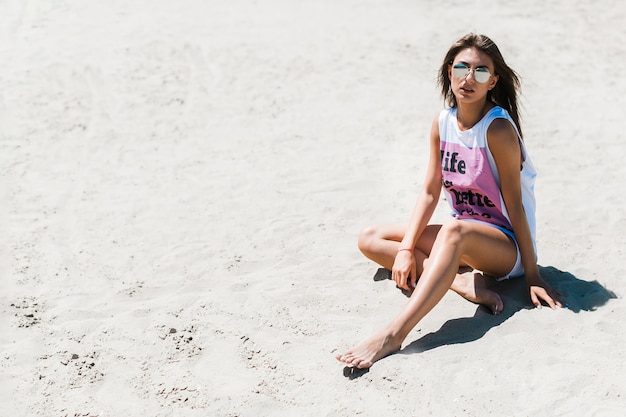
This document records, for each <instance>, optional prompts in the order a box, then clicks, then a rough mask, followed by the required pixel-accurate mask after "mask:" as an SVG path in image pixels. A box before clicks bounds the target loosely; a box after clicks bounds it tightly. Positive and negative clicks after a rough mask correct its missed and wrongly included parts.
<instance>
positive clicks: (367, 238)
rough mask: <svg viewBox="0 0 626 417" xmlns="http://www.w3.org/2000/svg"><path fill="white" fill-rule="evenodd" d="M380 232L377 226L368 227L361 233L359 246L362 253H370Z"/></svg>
mask: <svg viewBox="0 0 626 417" xmlns="http://www.w3.org/2000/svg"><path fill="white" fill-rule="evenodd" d="M377 236H378V231H377V229H376V227H375V226H368V227H366V228H365V229H363V230H361V232H360V233H359V239H358V245H359V249H360V250H361V252H364V253H365V252H369V251H370V250H371V248H372V246H373V243H374V242H375V241H376V239H377Z"/></svg>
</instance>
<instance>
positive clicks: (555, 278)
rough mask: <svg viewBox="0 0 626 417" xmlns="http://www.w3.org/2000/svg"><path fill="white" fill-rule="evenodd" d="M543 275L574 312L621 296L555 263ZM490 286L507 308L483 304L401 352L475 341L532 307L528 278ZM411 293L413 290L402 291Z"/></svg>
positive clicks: (351, 373)
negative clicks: (493, 311)
mask: <svg viewBox="0 0 626 417" xmlns="http://www.w3.org/2000/svg"><path fill="white" fill-rule="evenodd" d="M539 271H540V272H541V276H542V277H543V279H544V280H545V281H546V282H547V283H548V284H550V285H551V286H552V287H553V288H555V289H556V290H559V291H560V292H561V293H563V299H564V302H565V303H567V308H568V310H570V311H571V312H573V313H579V312H580V311H595V310H596V309H598V308H599V307H601V306H603V305H605V304H606V303H607V302H608V301H609V300H610V299H612V298H618V297H617V295H616V294H615V293H614V292H612V291H610V290H608V289H606V288H604V287H603V286H602V285H601V284H600V283H598V282H597V281H584V280H582V279H579V278H577V277H575V276H574V275H572V274H571V273H569V272H564V271H561V270H559V269H557V268H555V267H552V266H547V267H543V266H539ZM386 279H391V271H389V270H388V269H383V268H380V269H379V270H378V271H376V274H375V275H374V281H382V280H386ZM489 287H490V288H491V289H493V290H494V291H497V292H498V293H499V294H500V296H501V297H502V301H503V302H504V310H503V311H502V312H501V313H500V314H498V315H495V316H494V315H493V314H491V312H490V311H489V310H487V308H485V307H482V306H479V307H478V308H477V309H476V312H475V313H474V316H473V317H462V318H457V319H450V320H448V321H446V322H445V323H444V324H443V326H441V328H440V329H439V330H437V331H435V332H432V333H429V334H427V335H424V336H423V337H421V338H419V339H417V340H415V341H413V342H411V343H410V344H409V345H407V346H405V347H404V349H402V350H401V351H400V352H397V353H400V354H413V353H420V352H425V351H427V350H430V349H434V348H437V347H440V346H444V345H452V344H459V343H467V342H472V341H474V340H478V339H480V338H481V337H482V336H484V335H485V334H486V333H487V332H488V331H489V330H490V329H492V328H494V327H496V326H499V325H500V324H502V323H504V322H505V321H506V320H508V319H509V318H510V317H513V315H514V314H515V313H517V312H518V311H521V310H527V309H532V308H534V306H533V305H532V304H531V302H530V299H529V298H528V295H527V294H526V291H527V290H526V282H525V281H524V279H511V280H506V281H501V282H497V281H495V280H494V281H493V282H491V283H490V284H489ZM402 292H403V294H404V295H406V296H407V297H408V296H410V293H409V292H407V291H402ZM365 373H367V370H352V368H347V369H344V376H346V377H348V378H350V379H354V378H358V377H360V376H362V375H364V374H365Z"/></svg>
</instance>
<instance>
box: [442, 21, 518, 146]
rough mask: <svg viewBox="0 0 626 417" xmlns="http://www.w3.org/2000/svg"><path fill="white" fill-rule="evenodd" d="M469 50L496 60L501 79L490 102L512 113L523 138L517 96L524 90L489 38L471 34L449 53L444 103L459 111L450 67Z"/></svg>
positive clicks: (444, 66)
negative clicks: (458, 56)
mask: <svg viewBox="0 0 626 417" xmlns="http://www.w3.org/2000/svg"><path fill="white" fill-rule="evenodd" d="M467 48H476V49H478V50H479V51H482V52H484V53H485V54H487V55H488V56H489V57H490V58H491V59H492V60H493V65H494V67H495V73H496V74H497V75H498V77H499V78H498V82H497V84H496V86H495V87H494V88H493V89H492V90H490V91H489V92H488V93H487V100H490V101H491V102H492V103H494V104H496V105H498V106H500V107H502V108H503V109H505V110H506V111H507V112H509V114H510V115H511V118H512V119H513V121H514V122H515V124H516V125H517V130H518V131H519V134H520V136H521V135H522V126H521V124H520V117H519V108H518V102H517V95H518V93H519V90H520V88H521V85H520V79H519V76H518V74H517V73H516V72H515V71H514V70H513V69H512V68H511V67H509V66H508V65H507V64H506V62H504V58H503V57H502V54H501V53H500V50H499V49H498V47H497V46H496V44H495V43H494V42H493V41H492V40H491V39H489V38H488V37H487V36H485V35H477V34H475V33H469V34H467V35H465V36H463V37H462V38H461V39H459V40H458V41H456V42H455V43H454V44H453V45H452V46H451V47H450V49H449V50H448V53H447V54H446V56H445V58H444V59H443V64H442V65H441V68H440V70H439V77H438V78H439V85H440V86H441V95H442V96H443V99H444V101H446V103H447V104H448V105H449V106H450V107H456V105H457V102H456V97H455V96H454V94H453V93H452V89H451V88H450V79H449V78H448V66H449V65H451V64H452V62H453V61H454V58H455V57H456V56H457V55H458V54H459V52H461V51H462V50H464V49H467Z"/></svg>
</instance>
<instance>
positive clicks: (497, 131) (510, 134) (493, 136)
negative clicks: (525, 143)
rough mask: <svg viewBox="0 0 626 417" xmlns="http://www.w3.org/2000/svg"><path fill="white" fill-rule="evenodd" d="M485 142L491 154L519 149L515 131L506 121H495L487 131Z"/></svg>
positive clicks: (499, 119) (500, 119)
mask: <svg viewBox="0 0 626 417" xmlns="http://www.w3.org/2000/svg"><path fill="white" fill-rule="evenodd" d="M487 141H488V142H489V148H491V150H492V152H494V151H495V152H498V151H503V150H505V149H509V150H513V149H515V148H519V143H518V137H517V131H516V130H515V127H513V125H512V124H511V122H509V121H508V120H507V119H502V118H498V119H495V120H494V121H493V122H491V124H490V125H489V128H488V129H487Z"/></svg>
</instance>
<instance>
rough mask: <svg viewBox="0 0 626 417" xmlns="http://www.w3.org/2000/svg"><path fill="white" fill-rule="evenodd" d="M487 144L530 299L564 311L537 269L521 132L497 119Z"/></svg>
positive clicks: (491, 126) (507, 122) (535, 302)
mask: <svg viewBox="0 0 626 417" xmlns="http://www.w3.org/2000/svg"><path fill="white" fill-rule="evenodd" d="M487 141H488V143H489V149H490V150H491V154H492V155H493V158H494V159H495V162H496V166H497V168H498V173H499V174H500V188H501V190H502V197H503V198H504V204H505V205H506V209H507V212H508V213H509V218H510V220H511V226H513V232H514V234H515V238H516V239H517V244H518V246H519V250H520V254H521V257H522V264H523V265H524V271H525V279H526V283H527V285H528V289H529V292H530V299H531V301H532V302H533V304H534V305H535V306H537V307H539V306H541V300H543V301H545V302H546V303H547V304H548V305H549V306H550V307H551V308H553V309H554V308H555V306H557V305H558V306H559V307H561V302H560V301H559V299H558V296H557V294H556V293H555V292H554V291H553V290H552V288H550V286H549V285H548V284H547V283H546V282H545V281H544V280H543V279H542V278H541V275H540V274H539V268H538V267H537V261H536V258H535V250H534V247H533V242H532V237H531V233H530V227H529V226H528V220H527V218H526V212H525V211H524V206H523V204H522V186H521V177H520V167H521V164H522V155H521V152H522V151H521V148H520V145H519V139H518V137H517V132H516V131H515V128H514V127H513V126H512V125H511V123H509V121H507V120H506V119H496V120H494V121H493V122H492V123H491V125H490V126H489V129H488V131H487Z"/></svg>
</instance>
